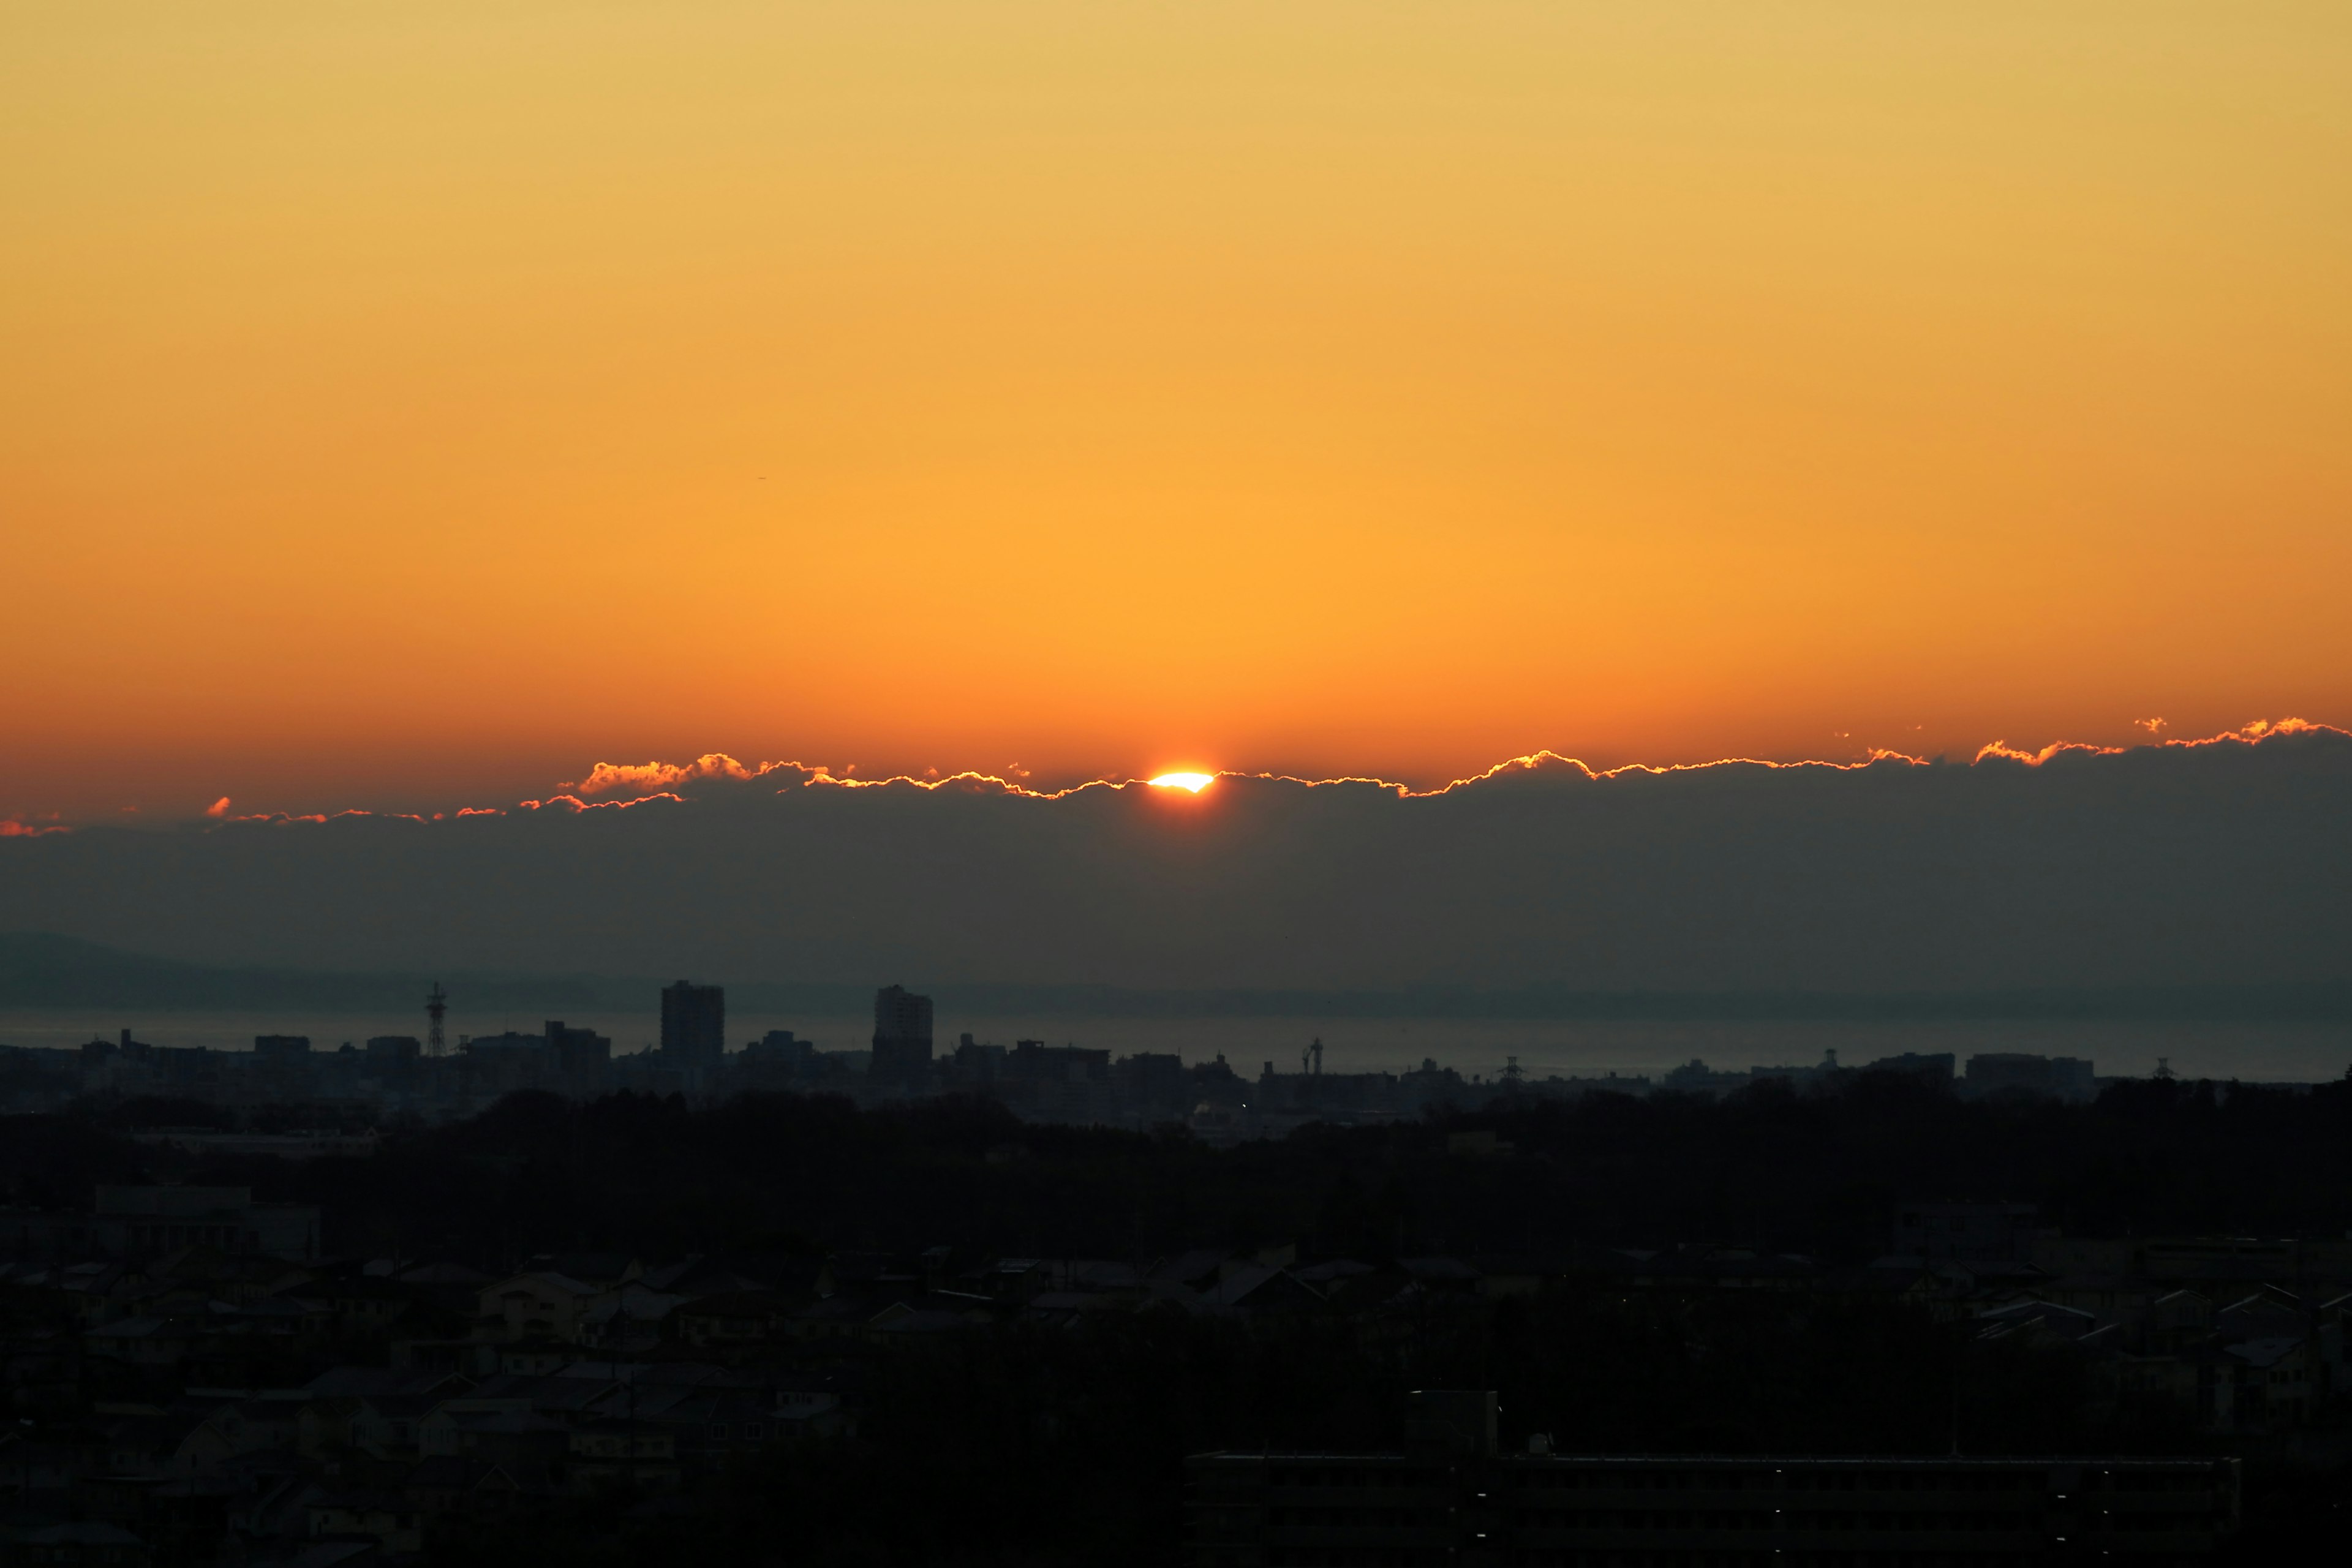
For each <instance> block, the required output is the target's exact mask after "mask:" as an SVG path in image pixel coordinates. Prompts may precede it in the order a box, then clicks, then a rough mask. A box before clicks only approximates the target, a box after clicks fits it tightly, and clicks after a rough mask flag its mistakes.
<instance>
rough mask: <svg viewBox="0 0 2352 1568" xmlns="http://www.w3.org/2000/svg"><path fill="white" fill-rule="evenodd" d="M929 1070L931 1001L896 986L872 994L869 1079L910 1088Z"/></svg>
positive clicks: (885, 987)
mask: <svg viewBox="0 0 2352 1568" xmlns="http://www.w3.org/2000/svg"><path fill="white" fill-rule="evenodd" d="M930 1070H931V999H930V998H929V997H928V996H918V995H916V994H914V993H913V992H911V991H909V990H908V989H906V988H905V987H904V986H899V985H885V986H884V987H883V988H882V989H881V990H879V991H877V992H876V993H875V994H874V1062H873V1065H872V1067H871V1068H869V1069H868V1074H869V1076H870V1077H872V1078H873V1079H876V1080H877V1081H879V1082H887V1083H905V1084H909V1085H911V1084H912V1083H913V1082H914V1081H915V1080H916V1079H920V1078H922V1077H924V1076H925V1075H927V1074H929V1071H930Z"/></svg>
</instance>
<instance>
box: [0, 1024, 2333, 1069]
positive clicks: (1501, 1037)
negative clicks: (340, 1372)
mask: <svg viewBox="0 0 2352 1568" xmlns="http://www.w3.org/2000/svg"><path fill="white" fill-rule="evenodd" d="M562 1021H563V1022H565V1023H567V1024H569V1025H571V1026H573V1027H575V1028H583V1027H584V1028H590V1029H593V1030H595V1031H596V1032H597V1033H599V1034H602V1035H604V1036H606V1037H610V1038H611V1040H612V1042H613V1049H614V1054H615V1055H626V1054H629V1053H632V1052H635V1051H638V1050H642V1049H645V1048H646V1047H650V1046H651V1045H652V1044H653V1043H654V1042H655V1040H656V1038H658V1037H659V1035H660V1029H661V1025H660V1018H659V1016H658V1015H656V1014H654V1013H650V1012H629V1013H617V1012H606V1013H596V1012H591V1013H585V1014H575V1015H572V1016H566V1017H565V1018H564V1019H563V1020H562ZM544 1022H545V1020H544V1019H543V1018H542V1017H541V1016H540V1015H538V1014H530V1015H525V1014H521V1013H503V1012H500V1013H482V1014H476V1015H469V1014H467V1013H464V1012H460V1011H456V1010H453V1011H452V1012H451V1014H450V1015H449V1018H448V1022H447V1025H446V1029H447V1037H448V1043H449V1045H450V1047H452V1048H453V1049H454V1048H455V1047H457V1043H458V1040H459V1037H461V1036H471V1035H494V1034H499V1033H501V1032H503V1031H505V1030H509V1029H517V1030H521V1031H524V1032H526V1033H530V1034H536V1033H538V1032H539V1030H540V1029H541V1026H542V1025H543V1024H544ZM126 1028H127V1029H129V1030H131V1033H132V1036H133V1037H135V1038H138V1039H141V1040H144V1041H146V1042H148V1043H149V1044H151V1045H158V1046H205V1047H210V1048H212V1049H215V1050H243V1049H247V1048H250V1047H251V1046H252V1043H253V1037H255V1036H256V1035H306V1036H308V1037H310V1043H311V1047H312V1048H313V1049H318V1050H333V1049H335V1048H336V1047H339V1046H341V1045H342V1044H344V1043H345V1042H346V1041H348V1042H350V1043H352V1044H353V1045H362V1044H364V1043H365V1042H366V1040H367V1039H368V1038H369V1037H371V1036H375V1035H415V1036H416V1037H420V1038H421V1037H423V1036H424V1034H425V1019H424V1017H423V1016H422V1015H421V1014H394V1013H337V1012H314V1013H306V1014H298V1013H293V1012H274V1011H273V1012H267V1013H262V1012H234V1011H226V1010H223V1011H171V1010H153V1011H140V1010H137V1009H130V1010H121V1011H116V1012H102V1011H99V1010H97V1009H91V1008H79V1009H26V1010H0V1045H6V1046H20V1047H49V1048H67V1047H74V1046H79V1044H81V1043H82V1042H83V1041H85V1040H89V1039H91V1038H101V1039H114V1038H116V1037H118V1036H119V1035H120V1033H121V1031H122V1030H123V1029H126ZM771 1029H789V1030H792V1031H793V1033H794V1034H795V1035H797V1036H799V1037H801V1038H803V1039H807V1040H812V1041H814V1042H815V1044H816V1046H817V1048H818V1049H820V1050H826V1051H852V1050H863V1049H864V1048H866V1040H867V1037H868V1036H869V1035H870V1034H871V1033H872V1030H873V1023H872V1020H871V1018H870V1016H865V1015H860V1016H832V1017H825V1016H782V1015H779V1016H767V1015H764V1014H760V1013H748V1014H741V1013H732V1012H730V1015H729V1016H728V1020H727V1035H728V1040H729V1044H730V1047H736V1046H740V1045H741V1044H742V1043H743V1042H744V1041H746V1040H750V1039H756V1038H758V1037H760V1036H761V1035H763V1034H765V1033H766V1032H768V1031H769V1030H771ZM965 1034H970V1035H971V1037H973V1038H974V1039H975V1040H979V1041H982V1042H986V1043H992V1044H997V1045H1006V1046H1009V1045H1012V1044H1013V1043H1014V1042H1015V1041H1017V1040H1024V1039H1039V1040H1044V1041H1045V1042H1046V1043H1047V1044H1049V1045H1057V1046H1058V1045H1078V1046H1088V1047H1097V1048H1108V1050H1110V1051H1111V1052H1112V1053H1113V1054H1114V1055H1117V1056H1127V1055H1130V1054H1133V1053H1135V1052H1139V1051H1172V1052H1175V1053H1176V1054H1178V1055H1179V1056H1181V1057H1182V1058H1183V1059H1184V1060H1185V1061H1186V1062H1187V1063H1188V1064H1189V1063H1195V1062H1203V1061H1209V1060H1212V1059H1213V1058H1217V1057H1220V1056H1222V1057H1223V1058H1225V1059H1226V1061H1227V1062H1229V1063H1230V1064H1232V1066H1233V1068H1234V1070H1235V1071H1236V1072H1240V1073H1242V1074H1244V1076H1247V1077H1253V1078H1254V1077H1255V1076H1256V1075H1257V1074H1258V1072H1259V1070H1260V1069H1261V1068H1263V1067H1264V1066H1265V1064H1266V1063H1268V1062H1271V1063H1273V1064H1274V1066H1275V1068H1276V1070H1278V1071H1282V1072H1297V1071H1298V1070H1299V1069H1300V1067H1301V1065H1302V1063H1303V1061H1304V1059H1305V1053H1306V1052H1307V1050H1308V1049H1309V1048H1310V1047H1311V1046H1312V1044H1313V1042H1315V1041H1317V1040H1320V1041H1321V1042H1322V1045H1323V1070H1324V1071H1326V1072H1371V1071H1384V1072H1397V1071H1401V1070H1403V1069H1405V1068H1414V1067H1418V1066H1420V1065H1421V1064H1422V1063H1423V1061H1434V1062H1436V1063H1437V1064H1438V1065H1440V1066H1441V1067H1450V1068H1454V1069H1455V1070H1456V1071H1458V1072H1460V1073H1462V1074H1463V1075H1464V1076H1465V1078H1476V1079H1488V1080H1491V1079H1495V1078H1496V1077H1498V1076H1500V1075H1501V1074H1503V1073H1504V1072H1505V1071H1506V1070H1507V1069H1508V1068H1510V1067H1511V1066H1513V1065H1514V1064H1516V1065H1517V1068H1518V1070H1519V1071H1520V1072H1521V1073H1523V1074H1525V1075H1526V1076H1528V1077H1529V1078H1535V1079H1543V1078H1554V1077H1558V1078H1602V1077H1606V1076H1607V1075H1608V1074H1610V1073H1612V1072H1613V1073H1616V1074H1618V1075H1620V1076H1621V1077H1628V1078H1655V1077H1657V1076H1658V1075H1659V1074H1661V1073H1663V1072H1664V1071H1666V1070H1667V1069H1669V1068H1675V1067H1678V1066H1681V1065H1682V1064H1684V1063H1685V1062H1689V1061H1692V1060H1699V1061H1704V1062H1705V1063H1706V1065H1707V1066H1708V1067H1710V1068H1715V1069H1717V1070H1718V1071H1722V1070H1729V1071H1744V1070H1745V1069H1747V1068H1751V1067H1792V1066H1812V1065H1815V1064H1818V1063H1820V1062H1821V1061H1822V1060H1823V1059H1824V1058H1825V1057H1827V1056H1828V1055H1829V1054H1830V1053H1832V1052H1834V1053H1835V1055H1836V1059H1837V1060H1838V1061H1839V1062H1840V1063H1841V1064H1843V1065H1844V1066H1848V1067H1861V1066H1865V1065H1867V1064H1868V1063H1870V1062H1872V1061H1874V1060H1876V1059H1878V1058H1882V1057H1890V1056H1899V1055H1901V1054H1903V1053H1905V1052H1906V1051H1907V1052H1917V1053H1920V1054H1923V1055H1924V1054H1932V1053H1937V1052H1949V1053H1951V1055H1952V1056H1953V1058H1955V1060H1956V1063H1957V1064H1958V1066H1959V1067H1960V1068H1962V1069H1963V1070H1965V1067H1966V1064H1967V1061H1968V1058H1969V1057H1971V1056H1974V1055H1976V1054H1978V1053H1979V1052H1981V1051H2027V1052H2032V1053H2034V1054H2036V1055H2040V1056H2051V1057H2075V1058H2087V1059H2089V1060H2090V1061H2091V1062H2092V1063H2093V1064H2094V1067H2095V1070H2096V1071H2097V1072H2098V1073H2099V1074H2100V1075H2101V1076H2102V1077H2121V1078H2140V1077H2147V1076H2148V1075H2150V1074H2152V1073H2154V1072H2156V1071H2157V1070H2158V1067H2159V1065H2161V1066H2163V1067H2165V1068H2168V1069H2169V1070H2170V1071H2171V1072H2172V1073H2173V1074H2174V1075H2175V1076H2176V1077H2179V1078H2185V1079H2200V1078H2210V1079H2220V1080H2229V1079H2239V1080H2242V1081H2246V1082H2290V1083H2315V1082H2320V1081H2324V1080H2326V1079H2340V1078H2344V1077H2346V1076H2347V1071H2348V1070H2352V1023H2347V1022H2345V1021H2342V1020H2325V1021H2300V1020H2272V1019H2264V1020H2259V1021H2253V1022H2248V1023H2242V1024H2236V1023H2228V1022H2215V1021H2211V1020H2182V1021H2178V1022H2143V1021H2126V1020H2042V1019H2017V1020H2002V1019H1966V1020H1940V1019H1891V1020H1832V1021H1819V1022H1812V1021H1805V1020H1788V1019H1772V1020H1761V1021H1756V1020H1713V1019H1708V1020H1689V1021H1679V1020H1671V1019H1505V1018H1473V1019H1463V1018H1362V1017H1334V1018H1329V1019H1324V1020H1318V1019H1316V1018H1313V1017H1298V1016H1280V1017H1250V1016H1233V1017H1208V1018H1153V1017H1127V1016H1099V1017H1088V1016H1068V1015H1055V1016H1051V1017H1049V1018H1044V1019H1035V1018H1021V1017H1014V1016H990V1015H985V1014H975V1015H971V1016H954V1015H952V1014H950V1013H949V1012H946V1011H944V1010H943V1011H942V1012H941V1014H940V1017H939V1018H938V1021H937V1024H936V1026H935V1029H934V1034H933V1037H934V1039H935V1040H936V1041H937V1042H938V1047H939V1049H940V1051H941V1052H942V1053H944V1052H945V1051H947V1050H950V1049H952V1048H953V1047H954V1045H955V1042H956V1041H957V1039H958V1038H959V1037H961V1036H962V1035H965Z"/></svg>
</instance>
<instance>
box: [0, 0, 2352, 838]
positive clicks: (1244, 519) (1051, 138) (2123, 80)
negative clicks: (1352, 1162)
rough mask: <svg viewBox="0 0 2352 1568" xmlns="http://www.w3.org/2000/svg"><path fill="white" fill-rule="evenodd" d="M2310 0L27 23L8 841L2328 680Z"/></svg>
mask: <svg viewBox="0 0 2352 1568" xmlns="http://www.w3.org/2000/svg"><path fill="white" fill-rule="evenodd" d="M2347 169H2352V8H2347V7H2346V6H2344V5H2341V4H2339V3H2326V0H2317V3H2311V4H2263V3H2261V0H2246V3H2243V4H2237V5H2228V6H2215V5H2189V4H2168V3H2164V0H2132V3H2128V4H2125V3H2116V4H2091V3H2083V4H2048V3H2041V4H2023V3H2005V0H1969V3H1967V4H1956V3H1955V4H1946V3H1938V0H1921V3H1918V4H1912V5H1900V6H1890V5H1866V4H1861V3H1858V0H1856V3H1848V4H1831V3H1822V0H1782V3H1768V4H1757V3H1754V0H1738V3H1730V0H1726V3H1720V4H1700V3H1693V0H1642V3H1640V4H1630V3H1628V4H1605V5H1604V4H1579V3H1575V0H1528V3H1499V0H1446V3H1445V4H1442V5H1440V4H1433V3H1431V4H1409V3H1402V0H1349V3H1348V4H1345V5H1341V4H1336V3H1328V4H1327V3H1318V0H1296V3H1288V4H1284V5H1263V4H1251V5H1243V4H1232V3H1222V0H1188V3H1186V4H1183V5H1174V4H1150V3H1139V4H1134V5H1081V4H1076V0H1032V3H1026V4H1005V3H998V0H952V3H925V0H866V3H863V4H857V5H848V4H778V3H766V4H756V5H755V4H740V5H739V4H715V3H710V0H667V3H665V4H661V5H653V4H646V3H642V0H640V3H634V4H591V3H565V4H556V3H552V0H463V3H458V0H398V3H396V4H395V3H389V0H343V3H338V4H331V5H321V4H318V3H317V0H275V3H256V0H216V3H213V4H207V5H202V6H189V5H184V4H166V3H163V0H96V3H93V0H70V3H68V0H18V3H16V4H13V5H10V6H8V7H7V11H6V16H5V19H0V213H5V215H6V216H5V220H0V363H5V364H6V365H7V367H8V370H7V373H6V374H5V375H0V817H10V818H14V819H16V820H18V821H21V822H25V823H36V824H37V823H47V822H61V823H79V824H84V825H88V824H92V823H97V822H101V821H109V820H124V819H130V818H132V817H134V816H135V817H136V818H137V819H140V820H162V821H177V820H184V819H188V818H193V817H195V816H198V815H199V814H200V813H202V812H203V811H204V809H205V807H206V806H208V805H211V804H213V803H214V802H215V800H217V799H219V798H221V797H224V796H226V797H230V798H232V799H234V800H235V801H236V803H237V805H236V810H237V811H239V812H244V811H248V810H286V811H292V812H298V813H299V812H309V811H320V810H333V809H338V808H341V807H347V806H352V807H366V808H371V809H380V810H381V809H417V808H419V807H423V808H426V809H428V810H429V809H441V808H445V807H454V806H455V805H458V804H466V803H488V802H492V801H511V800H513V799H517V798H521V797H524V796H526V795H530V796H538V795H543V794H544V793H545V792H546V791H547V790H548V789H549V788H550V787H551V784H552V783H553V782H554V781H558V780H567V779H577V778H579V777H580V776H581V774H582V773H583V772H584V771H585V770H586V769H587V768H588V767H590V766H591V765H592V764H593V763H598V762H616V763H629V762H640V761H643V760H645V759H646V758H671V759H677V758H689V757H694V756H698V755H701V754H703V753H705V752H717V751H723V752H731V753H733V754H735V755H738V756H742V757H747V758H793V759H798V760H801V761H803V762H806V763H823V764H824V765H826V766H828V767H830V768H832V769H834V770H835V771H836V772H839V771H842V770H845V769H847V768H849V767H852V766H855V767H856V768H857V769H858V770H859V771H860V774H861V776H868V777H871V776H879V775H885V774H887V773H901V772H903V773H914V774H918V775H919V774H921V773H924V772H925V771H926V770H933V769H936V770H939V771H940V772H941V773H954V772H957V771H960V770H964V769H978V770H982V771H985V772H988V773H994V774H998V775H1002V776H1005V777H1008V778H1021V777H1026V778H1028V779H1030V780H1032V781H1034V782H1036V783H1038V784H1061V783H1067V782H1069V781H1072V780H1076V779H1083V778H1087V777H1093V776H1097V775H1106V776H1111V777H1128V776H1132V775H1142V776H1150V775H1151V774H1153V773H1158V772H1160V771H1164V770H1166V769H1170V768H1175V767H1184V766H1190V767H1198V768H1206V769H1234V770H1240V771H1244V772H1257V771H1270V772H1276V773H1292V774H1297V775H1299V776H1302V777H1326V776H1338V775H1356V774H1377V775H1379V776H1381V777H1384V778H1391V779H1400V780H1405V781H1410V782H1414V783H1417V784H1435V783H1440V782H1443V781H1444V780H1446V779H1451V778H1458V777H1465V776H1468V775H1470V774H1472V773H1476V772H1477V771H1479V770H1481V769H1484V768H1486V767H1487V766H1490V765H1492V764H1494V763H1496V762H1498V761H1500V760H1502V759H1505V758H1508V757H1513V756H1518V755H1522V754H1527V753H1530V752H1536V751H1538V750H1542V749H1549V750H1552V751H1555V752H1561V753H1564V754H1567V755H1572V756H1576V757H1579V758H1582V759H1585V760H1586V761H1588V762H1591V763H1593V764H1594V765H1596V766H1601V767H1609V766H1614V765H1617V764H1621V763H1628V762H1652V763H1670V762H1696V761H1703V760H1707V759H1712V758H1719V757H1726V756H1751V757H1761V758H1771V759H1779V760H1795V759H1801V758H1815V757H1821V758H1831V759H1835V760H1847V759H1852V758H1855V757H1859V756H1862V755H1864V754H1866V753H1867V752H1868V751H1869V749H1871V748H1874V747H1875V748H1888V749H1893V750H1897V751H1902V752H1908V753H1913V754H1918V755H1929V756H1932V755H1936V754H1949V755H1951V756H1953V757H1955V758H1956V759H1959V760H1962V761H1965V759H1967V758H1969V757H1970V756H1973V755H1974V754H1975V753H1976V752H1977V751H1978V749H1979V747H1981V746H1982V745H1983V744H1985V743H1986V742H1992V741H1996V740H2005V741H2007V742H2010V743H2011V744H2012V745H2015V746H2019V747H2023V748H2025V749H2028V750H2035V749H2038V748H2040V747H2042V746H2043V745H2045V744H2047V743H2050V742H2057V741H2080V742H2101V743H2107V744H2114V743H2118V742H2126V741H2133V740H2139V741H2145V740H2147V739H2148V738H2149V737H2151V736H2200V735H2208V734H2212V733H2215V732H2218V731H2222V730H2224V729H2229V728H2231V727H2235V726H2239V725H2242V724H2244V723H2245V722H2246V721H2249V720H2251V719H2253V718H2256V717H2258V716H2261V717H2268V718H2271V719H2277V718H2281V717H2284V716H2287V715H2296V716H2300V717H2303V718H2305V719H2308V720H2311V721H2316V722H2323V723H2336V724H2343V723H2347V722H2352V616H2347V615H2346V614H2344V613H2343V585H2344V584H2345V583H2346V582H2347V581H2352V527H2347V521H2352V520H2347V503H2352V443H2347V440H2346V438H2345V432H2346V431H2347V430H2352V202H2347V200H2345V199H2344V198H2345V195H2346V187H2345V172H2346V170H2347Z"/></svg>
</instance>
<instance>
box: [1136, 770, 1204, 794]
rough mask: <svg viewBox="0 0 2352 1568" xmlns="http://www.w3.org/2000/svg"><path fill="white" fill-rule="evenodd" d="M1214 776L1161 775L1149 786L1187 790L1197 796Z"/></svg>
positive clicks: (1198, 774) (1188, 774)
mask: <svg viewBox="0 0 2352 1568" xmlns="http://www.w3.org/2000/svg"><path fill="white" fill-rule="evenodd" d="M1216 776H1217V775H1216V774H1214V773H1161V774H1160V776H1159V777H1158V778H1156V779H1153V780H1152V781H1151V784H1152V787H1153V788H1155V789H1181V790H1189V791H1191V792H1192V794H1194V795H1198V794H1200V793H1201V792H1202V790H1204V789H1206V788H1208V787H1209V785H1210V784H1212V783H1213V782H1214V781H1215V779H1216Z"/></svg>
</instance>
